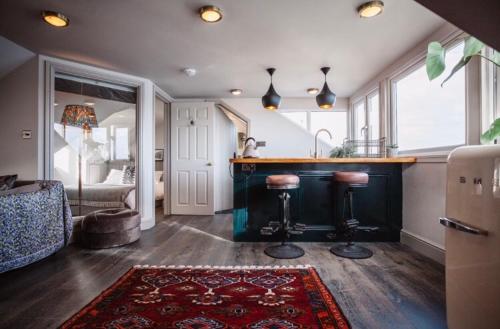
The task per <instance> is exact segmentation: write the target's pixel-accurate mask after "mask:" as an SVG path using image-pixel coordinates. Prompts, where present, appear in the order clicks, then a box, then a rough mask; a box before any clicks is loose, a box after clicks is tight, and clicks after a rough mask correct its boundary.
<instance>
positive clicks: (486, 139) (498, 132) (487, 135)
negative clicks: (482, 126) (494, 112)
mask: <svg viewBox="0 0 500 329" xmlns="http://www.w3.org/2000/svg"><path fill="white" fill-rule="evenodd" d="M499 137H500V118H498V119H496V120H495V121H493V123H492V124H491V126H490V129H488V130H487V131H485V132H484V134H482V135H481V142H482V143H483V144H487V143H490V142H492V141H496V139H498V138H499Z"/></svg>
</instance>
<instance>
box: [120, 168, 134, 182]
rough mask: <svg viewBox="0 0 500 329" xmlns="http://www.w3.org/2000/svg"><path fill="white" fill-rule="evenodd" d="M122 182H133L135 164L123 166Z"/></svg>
mask: <svg viewBox="0 0 500 329" xmlns="http://www.w3.org/2000/svg"><path fill="white" fill-rule="evenodd" d="M122 183H123V184H135V166H123V180H122Z"/></svg>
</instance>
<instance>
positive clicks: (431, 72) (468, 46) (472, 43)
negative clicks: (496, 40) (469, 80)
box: [425, 37, 500, 87]
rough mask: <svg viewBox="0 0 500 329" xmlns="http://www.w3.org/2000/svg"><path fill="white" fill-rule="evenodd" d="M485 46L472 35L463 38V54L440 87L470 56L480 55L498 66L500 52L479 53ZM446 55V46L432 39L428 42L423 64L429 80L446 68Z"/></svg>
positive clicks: (499, 64) (465, 63) (467, 61)
mask: <svg viewBox="0 0 500 329" xmlns="http://www.w3.org/2000/svg"><path fill="white" fill-rule="evenodd" d="M484 47H485V45H484V43H482V42H481V41H479V40H478V39H476V38H474V37H467V38H465V44H464V55H463V56H462V58H461V59H460V60H459V61H458V63H457V64H455V66H454V67H453V69H452V70H451V73H450V74H449V75H448V77H446V79H444V81H443V82H442V83H441V87H442V86H443V85H444V83H445V82H446V81H448V80H449V79H450V78H451V77H452V76H453V75H454V74H455V73H457V72H458V71H459V70H460V69H461V68H463V67H464V66H466V65H467V63H469V61H470V60H471V59H472V56H479V57H482V58H484V59H486V60H488V61H490V62H492V63H494V64H495V65H496V66H500V53H499V52H498V51H493V55H492V56H491V57H486V56H484V55H482V54H481V51H482V50H483V48H484ZM445 57H446V48H445V47H443V45H441V43H439V42H437V41H433V42H431V43H429V45H428V46H427V58H426V60H425V65H426V69H427V76H428V77H429V80H431V81H432V80H434V79H435V78H437V77H439V76H440V75H441V74H442V73H443V72H444V70H445V69H446V64H445Z"/></svg>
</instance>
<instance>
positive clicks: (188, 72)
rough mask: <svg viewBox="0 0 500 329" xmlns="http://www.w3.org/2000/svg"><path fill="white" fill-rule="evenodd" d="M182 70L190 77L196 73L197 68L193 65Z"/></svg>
mask: <svg viewBox="0 0 500 329" xmlns="http://www.w3.org/2000/svg"><path fill="white" fill-rule="evenodd" d="M182 72H184V74H185V75H187V76H188V77H190V78H191V77H194V76H195V75H196V69H193V68H191V67H187V68H185V69H182Z"/></svg>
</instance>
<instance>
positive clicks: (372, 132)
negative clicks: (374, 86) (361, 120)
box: [366, 91, 380, 139]
mask: <svg viewBox="0 0 500 329" xmlns="http://www.w3.org/2000/svg"><path fill="white" fill-rule="evenodd" d="M379 106H380V105H379V96H378V91H376V92H374V93H372V94H370V95H368V97H367V108H366V110H367V112H368V139H379V138H380V111H379Z"/></svg>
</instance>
